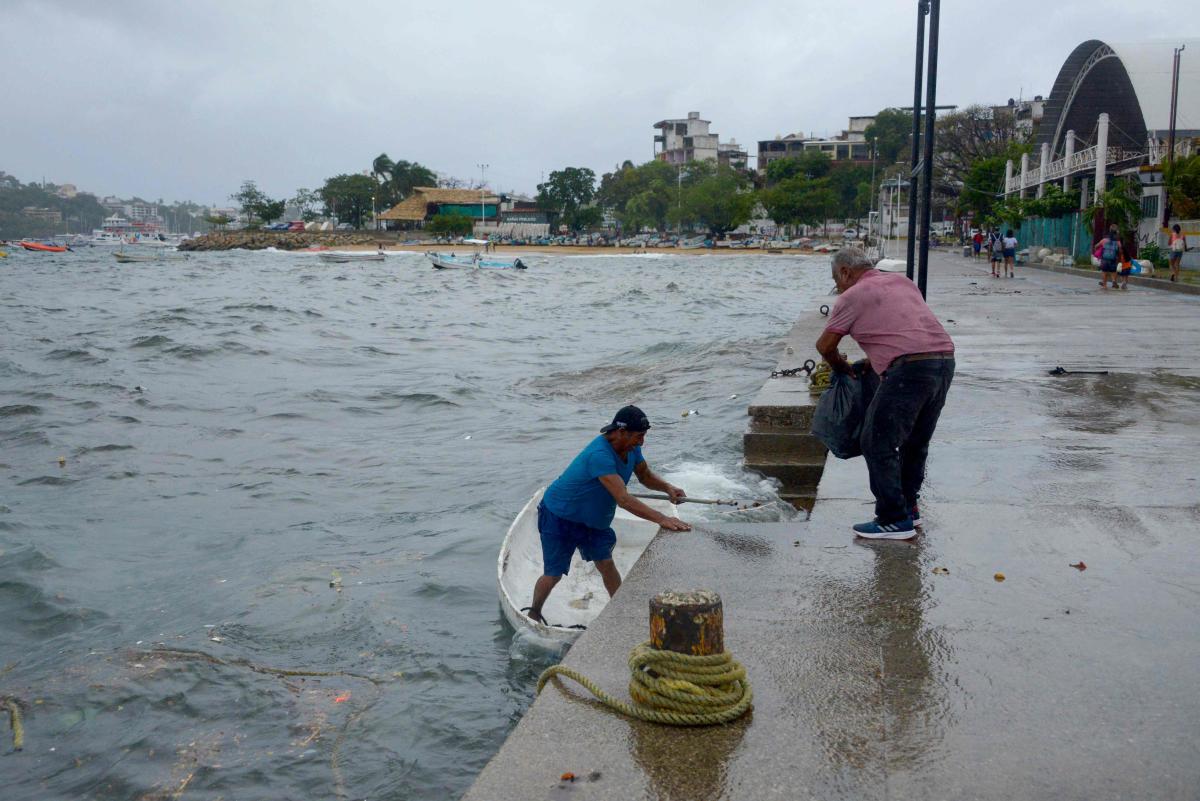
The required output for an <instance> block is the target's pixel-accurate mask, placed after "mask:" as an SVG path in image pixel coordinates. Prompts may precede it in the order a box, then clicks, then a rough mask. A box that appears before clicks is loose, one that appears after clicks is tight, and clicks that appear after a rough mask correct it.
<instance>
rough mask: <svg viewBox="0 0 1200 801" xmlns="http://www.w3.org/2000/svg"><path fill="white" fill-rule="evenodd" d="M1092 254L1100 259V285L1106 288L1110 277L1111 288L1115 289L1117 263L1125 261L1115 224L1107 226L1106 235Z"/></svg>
mask: <svg viewBox="0 0 1200 801" xmlns="http://www.w3.org/2000/svg"><path fill="white" fill-rule="evenodd" d="M1092 255H1094V256H1096V257H1097V258H1099V259H1100V286H1102V287H1104V288H1105V289H1108V281H1109V279H1110V278H1111V279H1112V286H1113V289H1116V288H1117V265H1119V264H1120V263H1121V262H1123V261H1125V248H1124V247H1123V246H1122V245H1121V237H1120V235H1119V234H1118V233H1117V226H1115V225H1112V226H1109V228H1108V236H1106V237H1104V238H1103V239H1101V240H1100V243H1099V244H1098V245H1096V250H1095V251H1094V252H1093V254H1092Z"/></svg>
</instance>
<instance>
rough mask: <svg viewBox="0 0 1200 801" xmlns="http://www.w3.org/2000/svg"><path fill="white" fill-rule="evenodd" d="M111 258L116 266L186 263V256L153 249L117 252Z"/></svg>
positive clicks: (170, 251) (171, 251)
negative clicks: (164, 262) (169, 262)
mask: <svg viewBox="0 0 1200 801" xmlns="http://www.w3.org/2000/svg"><path fill="white" fill-rule="evenodd" d="M113 258H115V259H116V260H117V263H118V264H134V263H142V262H160V261H187V259H188V254H186V253H178V252H176V251H173V250H161V249H158V248H155V249H147V250H143V251H133V252H130V251H125V250H118V251H117V252H116V253H114V254H113Z"/></svg>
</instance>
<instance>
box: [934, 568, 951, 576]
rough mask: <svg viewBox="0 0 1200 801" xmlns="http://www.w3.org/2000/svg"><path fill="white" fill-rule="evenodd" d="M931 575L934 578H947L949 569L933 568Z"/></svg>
mask: <svg viewBox="0 0 1200 801" xmlns="http://www.w3.org/2000/svg"><path fill="white" fill-rule="evenodd" d="M933 574H934V575H935V576H948V575H950V570H949V568H945V567H935V568H934V569H933Z"/></svg>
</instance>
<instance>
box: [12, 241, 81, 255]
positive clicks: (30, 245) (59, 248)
mask: <svg viewBox="0 0 1200 801" xmlns="http://www.w3.org/2000/svg"><path fill="white" fill-rule="evenodd" d="M17 244H18V245H20V246H21V247H23V248H25V249H26V250H36V251H41V252H43V253H65V252H67V251H68V250H70V248H69V247H67V246H66V245H49V244H46V243H45V242H30V241H28V240H24V239H22V240H21V241H20V242H18V243H17Z"/></svg>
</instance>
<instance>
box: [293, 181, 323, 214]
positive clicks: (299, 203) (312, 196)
mask: <svg viewBox="0 0 1200 801" xmlns="http://www.w3.org/2000/svg"><path fill="white" fill-rule="evenodd" d="M320 202H321V196H320V194H319V193H317V192H311V191H309V190H308V189H304V188H300V189H297V190H296V195H295V197H293V198H292V205H293V206H295V207H296V209H297V210H298V211H299V212H300V219H302V220H304V221H305V222H312V221H313V220H315V219H317V217H318V216H319V215H318V214H317V211H316V205H317V204H318V203H320Z"/></svg>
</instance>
